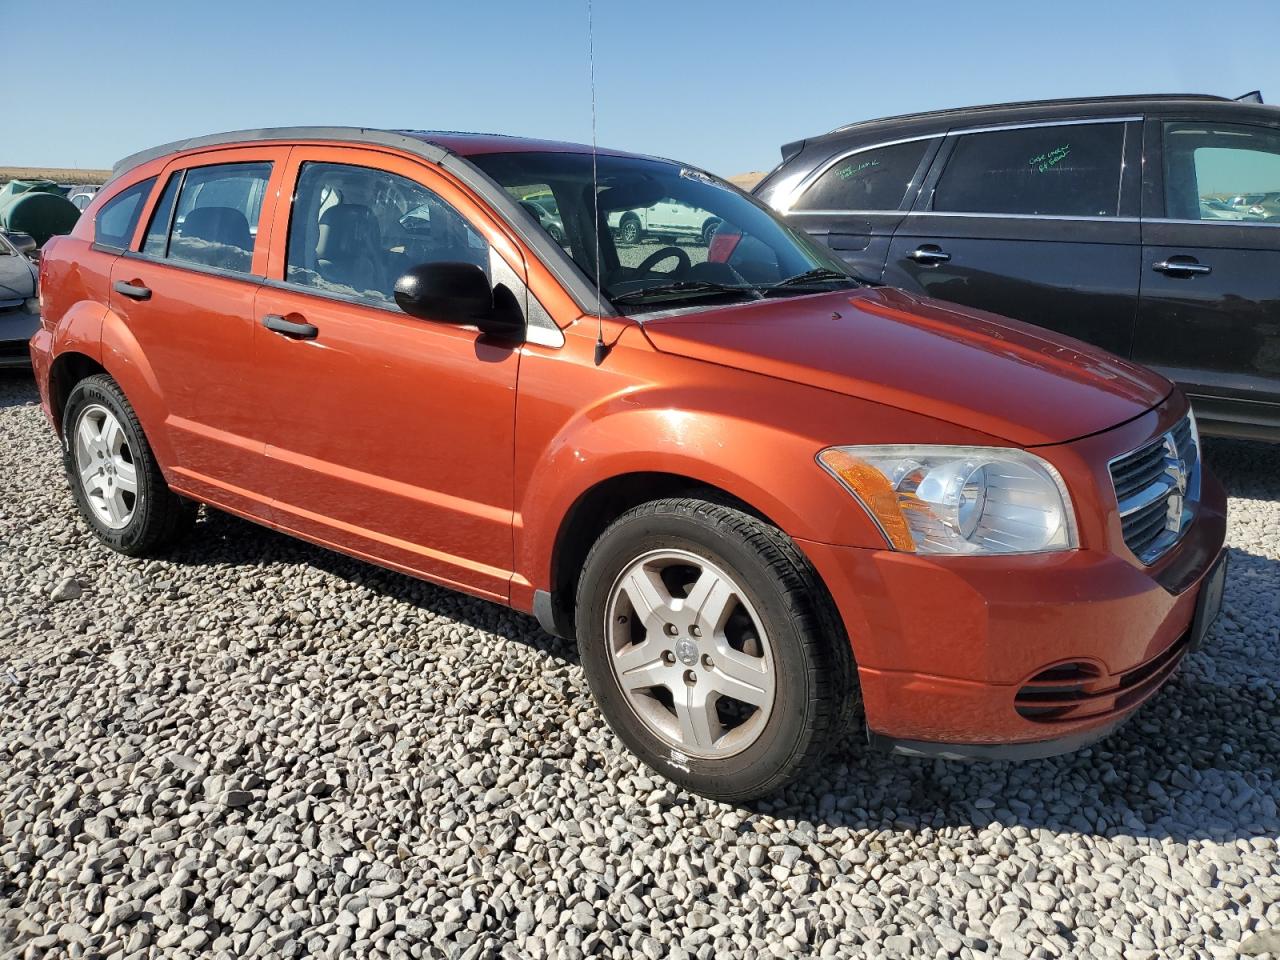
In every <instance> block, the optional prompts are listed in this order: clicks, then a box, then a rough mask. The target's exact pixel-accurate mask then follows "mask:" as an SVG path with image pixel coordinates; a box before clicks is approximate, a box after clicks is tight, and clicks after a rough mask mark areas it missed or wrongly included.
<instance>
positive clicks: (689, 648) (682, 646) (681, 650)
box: [676, 637, 698, 667]
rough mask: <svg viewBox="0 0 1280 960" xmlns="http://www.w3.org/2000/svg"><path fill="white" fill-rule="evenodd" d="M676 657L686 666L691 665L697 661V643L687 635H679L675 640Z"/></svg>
mask: <svg viewBox="0 0 1280 960" xmlns="http://www.w3.org/2000/svg"><path fill="white" fill-rule="evenodd" d="M676 659H677V660H679V661H680V662H681V663H683V664H684V665H685V666H686V667H692V666H693V665H694V664H695V663H697V662H698V645H697V644H696V643H694V642H693V641H692V640H690V639H689V638H688V637H681V638H680V639H679V640H677V641H676Z"/></svg>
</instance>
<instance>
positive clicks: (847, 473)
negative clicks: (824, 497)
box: [818, 447, 916, 551]
mask: <svg viewBox="0 0 1280 960" xmlns="http://www.w3.org/2000/svg"><path fill="white" fill-rule="evenodd" d="M818 462H819V463H820V464H822V466H823V467H825V468H826V469H827V471H828V472H829V473H830V474H831V475H832V476H833V477H835V478H836V479H837V480H839V481H840V482H841V483H843V484H844V485H845V486H846V487H847V488H848V489H849V492H850V493H852V494H853V495H854V496H855V497H857V498H858V499H859V500H861V501H862V504H863V506H865V507H866V508H867V509H868V510H869V511H871V514H872V516H873V517H874V518H875V519H876V521H877V522H879V524H880V528H881V529H882V530H883V531H884V535H885V536H886V537H888V538H889V543H890V545H891V546H892V547H893V548H894V549H895V550H908V551H910V550H915V548H916V545H915V540H914V539H912V536H911V528H910V526H908V524H907V520H906V518H905V517H904V516H903V515H902V508H901V506H900V505H899V501H898V494H897V492H896V491H895V490H894V489H893V486H892V485H891V484H890V483H889V478H888V477H886V476H885V475H884V474H883V473H881V472H880V471H879V470H877V469H876V468H875V467H873V466H871V464H869V463H866V462H865V461H863V460H859V459H858V458H857V457H855V456H854V455H853V454H851V453H849V452H848V451H847V450H841V449H840V448H839V447H831V448H829V449H827V450H823V451H822V453H820V454H819V455H818Z"/></svg>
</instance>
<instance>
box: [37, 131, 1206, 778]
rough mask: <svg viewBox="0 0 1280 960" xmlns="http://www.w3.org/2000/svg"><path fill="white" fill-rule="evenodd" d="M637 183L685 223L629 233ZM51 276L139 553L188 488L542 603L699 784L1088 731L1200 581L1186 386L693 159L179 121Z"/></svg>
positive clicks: (669, 767)
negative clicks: (889, 278) (785, 217)
mask: <svg viewBox="0 0 1280 960" xmlns="http://www.w3.org/2000/svg"><path fill="white" fill-rule="evenodd" d="M635 210H644V211H646V216H647V219H648V222H649V224H650V227H651V228H652V229H651V230H650V233H651V234H654V235H658V236H661V235H662V224H663V222H665V221H664V218H667V219H670V221H671V223H673V224H674V223H677V222H680V223H683V222H695V221H696V222H698V223H699V224H703V225H704V227H703V229H702V230H700V231H698V232H697V233H696V235H690V236H687V237H683V239H681V240H673V241H671V242H670V244H669V245H666V246H661V245H658V246H655V245H652V244H646V243H645V242H644V241H645V238H643V237H641V238H637V237H623V236H615V233H614V231H615V230H616V229H617V228H616V227H611V223H613V224H616V223H620V222H621V221H622V220H623V219H625V217H624V216H621V215H620V214H625V212H626V211H635ZM672 230H673V231H674V232H673V233H671V234H670V235H671V236H676V235H679V233H680V232H679V231H678V230H675V228H674V227H673V228H672ZM40 287H41V293H42V297H43V316H42V324H43V325H42V328H41V330H40V331H39V332H38V333H37V334H36V336H35V338H34V339H33V340H32V344H31V353H32V358H33V361H34V364H35V369H36V373H37V379H38V381H39V385H40V391H41V395H42V399H43V404H44V409H45V411H46V413H47V414H48V416H49V418H50V420H51V421H52V423H53V424H54V426H55V428H56V429H57V431H58V433H59V435H60V437H61V439H62V445H63V449H64V451H65V460H66V469H67V474H68V477H69V479H70V482H71V487H72V490H73V491H74V494H75V498H76V501H77V503H78V505H79V509H80V511H81V513H82V514H83V516H84V519H85V521H86V522H87V523H88V524H89V526H90V527H91V528H92V529H93V531H94V532H95V533H96V534H97V536H98V537H99V538H100V539H101V540H103V541H104V542H105V543H106V544H108V545H109V546H111V547H113V548H114V549H116V550H119V551H121V552H124V553H128V554H143V553H149V552H152V551H155V550H159V549H160V548H162V547H163V546H164V545H165V544H167V543H169V542H171V541H172V540H173V538H174V537H176V536H177V535H179V534H181V533H182V532H184V531H186V530H187V529H188V528H189V527H190V526H191V525H192V522H193V518H194V514H195V504H196V502H203V503H207V504H210V505H212V506H214V507H217V508H219V509H222V510H227V511H230V512H232V513H236V514H239V515H240V516H243V517H247V518H250V519H252V520H255V521H257V522H259V523H262V524H265V525H267V526H270V527H274V528H276V529H278V530H283V531H286V532H288V533H291V534H293V535H296V536H299V537H302V538H304V539H307V540H310V541H312V542H314V543H318V544H321V545H324V546H326V547H331V548H333V549H335V550H341V551H344V552H346V553H349V554H352V555H354V556H358V557H362V558H365V559H367V560H370V561H372V562H374V563H379V564H383V565H385V566H387V567H391V568H394V569H396V570H401V571H404V572H406V573H409V574H412V575H414V576H418V577H423V578H425V579H427V580H431V581H434V582H436V583H439V584H443V585H445V586H448V587H452V588H455V589H458V590H465V591H467V592H469V593H472V594H475V595H477V596H480V597H486V598H488V599H490V600H494V601H496V602H499V603H504V604H509V605H511V606H512V607H514V608H516V609H518V610H522V611H527V612H532V613H533V614H535V615H536V616H537V617H538V620H539V621H540V622H541V623H542V625H543V626H544V627H545V628H546V629H547V630H549V631H552V632H554V633H557V634H560V635H563V636H568V637H576V638H577V642H578V644H579V648H580V650H581V656H582V663H583V666H584V668H585V671H586V675H587V679H588V681H589V682H590V684H591V688H592V690H593V692H594V694H595V696H596V699H597V701H598V703H599V705H600V708H601V710H602V711H603V712H604V714H605V716H606V717H607V719H608V721H609V723H610V724H611V725H612V727H613V729H614V730H615V731H616V732H617V734H618V735H619V736H620V737H621V738H622V740H624V741H625V742H626V743H627V745H628V746H629V747H630V748H631V749H632V750H634V751H635V752H636V753H637V754H638V755H639V756H640V757H641V758H643V760H644V761H645V762H646V763H648V764H649V765H651V766H652V767H653V768H655V769H656V770H658V771H660V772H661V773H663V774H665V775H666V776H667V777H669V778H671V779H672V780H675V781H677V782H679V783H681V784H683V785H685V786H687V787H689V788H691V789H693V790H695V791H697V792H700V793H703V794H706V795H708V796H712V797H716V798H720V799H723V800H741V799H746V798H750V797H755V796H759V795H762V794H766V793H770V792H772V791H775V790H777V789H778V788H779V787H781V786H782V785H783V784H785V783H786V782H788V781H789V780H790V779H792V778H793V777H795V776H796V775H797V774H799V773H800V772H801V771H802V770H803V769H804V768H805V767H806V766H807V765H809V764H811V763H812V762H813V761H814V760H815V759H816V758H817V757H819V756H820V755H821V754H822V752H823V751H824V750H826V749H827V748H829V747H831V746H832V745H833V744H835V743H839V742H843V740H845V739H846V738H852V737H853V736H854V733H853V731H852V726H851V724H850V723H849V721H850V720H851V719H852V718H853V717H854V716H855V715H856V711H855V708H856V707H857V706H858V705H859V704H861V706H862V708H863V712H864V714H865V723H866V728H867V731H868V738H869V740H870V741H871V743H873V744H874V745H877V746H883V747H891V748H895V749H897V750H898V751H901V752H906V753H911V754H917V755H930V756H939V757H953V756H956V757H960V756H967V757H988V758H990V757H1009V758H1017V757H1038V756H1046V755H1049V754H1052V753H1056V752H1061V751H1064V750H1070V749H1074V748H1077V747H1079V746H1081V745H1083V744H1086V743H1089V742H1091V741H1093V740H1096V739H1097V738H1099V737H1101V736H1103V735H1105V734H1106V733H1107V732H1109V731H1110V730H1112V729H1113V728H1114V727H1116V726H1117V725H1118V724H1119V723H1120V722H1121V721H1122V720H1124V718H1125V717H1127V716H1128V715H1129V714H1130V713H1131V712H1132V711H1133V710H1134V709H1135V708H1136V707H1137V706H1138V705H1139V704H1140V703H1142V702H1143V701H1144V700H1146V699H1147V698H1148V697H1150V696H1151V695H1152V694H1153V693H1154V692H1155V691H1156V690H1157V689H1158V688H1159V687H1160V686H1161V684H1163V683H1164V681H1165V680H1166V679H1168V677H1169V676H1170V674H1171V673H1172V672H1173V671H1174V669H1175V668H1176V667H1177V665H1178V663H1179V661H1180V660H1181V658H1182V657H1183V655H1184V654H1185V653H1186V652H1187V651H1188V650H1190V649H1193V648H1194V647H1195V646H1196V645H1197V644H1198V643H1199V642H1200V641H1201V639H1202V638H1203V637H1204V635H1205V633H1206V631H1207V629H1208V626H1209V624H1210V623H1211V622H1212V620H1213V618H1214V616H1215V614H1216V613H1217V611H1218V607H1219V606H1220V603H1221V595H1222V582H1223V576H1224V565H1223V558H1224V555H1223V552H1222V545H1223V538H1224V532H1225V498H1224V494H1223V491H1222V489H1221V487H1220V486H1219V484H1218V483H1217V482H1216V481H1215V480H1214V479H1213V478H1212V476H1210V474H1209V472H1208V471H1207V470H1205V469H1204V468H1203V466H1202V465H1201V458H1200V444H1199V438H1198V436H1197V433H1196V427H1195V420H1194V418H1193V417H1192V415H1191V411H1190V409H1189V407H1188V405H1187V401H1186V399H1185V398H1184V397H1183V396H1182V394H1181V393H1179V392H1178V391H1177V390H1176V389H1174V388H1173V386H1172V385H1171V384H1170V383H1168V382H1167V381H1166V380H1164V379H1162V378H1161V377H1159V376H1157V375H1155V374H1153V373H1151V372H1149V371H1147V370H1144V369H1142V368H1140V367H1136V366H1133V365H1131V364H1129V363H1127V362H1125V361H1123V360H1120V359H1118V358H1116V357H1113V356H1110V355H1108V354H1105V353H1103V352H1100V351H1098V350H1096V349H1093V348H1091V347H1088V346H1086V345H1085V344H1083V343H1079V342H1077V341H1074V340H1070V339H1067V338H1064V337H1060V336H1056V335H1054V334H1051V333H1048V332H1046V331H1045V330H1042V329H1038V328H1035V327H1031V326H1026V325H1023V324H1021V323H1017V322H1014V321H1010V320H1005V319H1002V318H999V317H995V316H991V315H987V314H981V313H975V312H972V311H964V310H960V309H957V308H955V307H952V306H949V305H944V304H941V303H935V302H931V301H929V300H927V299H922V298H920V297H916V296H912V295H909V294H906V293H902V292H900V291H897V290H891V289H886V288H883V287H876V286H872V285H867V284H864V283H862V282H860V281H858V280H856V279H855V278H853V277H851V276H849V275H848V273H847V272H846V271H845V268H844V267H843V266H842V265H841V263H840V261H839V260H838V259H836V258H835V257H834V256H832V255H830V254H829V253H827V252H826V251H825V250H824V249H822V248H821V247H819V246H817V245H815V244H814V243H813V242H812V241H810V240H808V239H807V238H806V237H805V236H804V235H803V234H801V233H798V232H796V231H794V230H792V229H790V228H789V227H787V226H786V225H785V224H784V223H782V222H781V221H779V220H778V219H777V218H776V217H775V216H774V215H773V214H772V213H771V212H770V211H769V210H768V209H767V208H765V207H764V206H762V205H761V204H760V203H758V202H757V201H756V200H754V199H753V198H752V197H750V196H748V195H747V194H745V193H743V192H741V191H740V190H738V189H736V188H735V187H733V186H731V185H729V184H728V183H726V182H724V181H722V180H720V179H719V178H717V177H714V176H711V175H709V174H707V173H705V172H703V171H701V170H698V169H696V168H694V167H690V166H684V165H681V164H679V163H673V162H670V161H667V160H660V159H654V158H650V157H640V156H633V155H628V154H624V153H618V152H613V151H600V152H599V154H598V156H593V153H592V151H591V149H590V148H587V147H580V146H575V145H571V144H561V143H546V142H539V141H530V140H522V139H515V138H507V137H499V136H485V135H468V134H452V133H449V134H446V133H421V132H412V131H378V130H365V129H345V128H294V129H277V130H258V131H249V132H242V133H232V134H224V135H218V136H212V137H206V138H201V139H197V140H189V141H186V142H182V143H176V144H170V145H168V146H165V147H161V148H158V149H156V150H151V151H147V152H145V153H142V154H138V155H136V156H134V157H131V158H129V159H127V160H125V161H123V162H122V163H121V164H120V165H119V166H118V167H117V171H116V174H115V177H114V179H113V180H112V181H111V183H110V184H108V185H107V186H106V187H105V188H103V189H102V190H101V191H100V192H99V193H98V195H97V196H96V197H95V198H94V200H93V202H92V203H91V204H90V205H89V207H88V209H87V210H86V211H85V215H84V216H83V217H82V218H81V220H80V222H79V224H78V225H77V226H76V228H75V230H74V231H73V232H72V233H71V234H70V235H69V236H66V237H58V238H55V239H53V240H52V241H51V242H50V243H49V245H48V246H47V247H46V248H45V252H44V256H43V258H42V261H41V284H40Z"/></svg>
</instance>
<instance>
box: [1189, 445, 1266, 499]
mask: <svg viewBox="0 0 1280 960" xmlns="http://www.w3.org/2000/svg"><path fill="white" fill-rule="evenodd" d="M1204 459H1205V463H1207V464H1208V465H1209V469H1210V470H1212V471H1213V472H1214V473H1215V474H1216V475H1217V477H1218V479H1219V480H1221V481H1222V485H1223V486H1224V487H1226V488H1227V493H1228V494H1229V495H1231V496H1233V497H1244V498H1246V499H1248V500H1280V443H1262V442H1259V441H1252V440H1223V439H1218V438H1216V437H1207V438H1205V440H1204Z"/></svg>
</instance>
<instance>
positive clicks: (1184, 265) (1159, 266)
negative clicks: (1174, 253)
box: [1151, 260, 1213, 277]
mask: <svg viewBox="0 0 1280 960" xmlns="http://www.w3.org/2000/svg"><path fill="white" fill-rule="evenodd" d="M1151 269H1152V270H1154V271H1156V272H1157V273H1167V274H1170V275H1171V276H1175V277H1176V276H1185V277H1192V276H1196V275H1198V274H1199V275H1202V274H1206V273H1213V267H1211V266H1209V265H1208V264H1207V263H1196V262H1195V261H1194V260H1157V261H1156V262H1155V263H1153V264H1152V265H1151Z"/></svg>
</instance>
